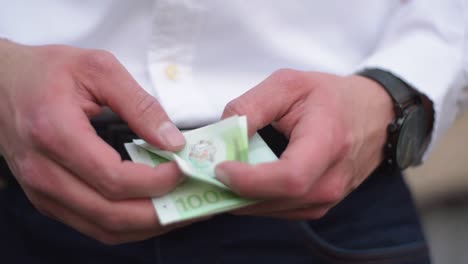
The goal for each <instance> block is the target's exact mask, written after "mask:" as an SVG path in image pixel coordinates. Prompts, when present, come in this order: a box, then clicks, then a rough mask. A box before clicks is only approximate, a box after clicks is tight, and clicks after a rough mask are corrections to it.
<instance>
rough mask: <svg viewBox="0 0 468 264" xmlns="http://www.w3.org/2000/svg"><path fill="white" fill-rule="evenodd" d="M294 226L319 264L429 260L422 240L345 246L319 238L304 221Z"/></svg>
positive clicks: (403, 263) (421, 262) (401, 263)
mask: <svg viewBox="0 0 468 264" xmlns="http://www.w3.org/2000/svg"><path fill="white" fill-rule="evenodd" d="M294 225H295V226H294V229H296V231H298V232H299V234H300V235H301V236H302V238H303V239H304V243H305V246H307V248H309V250H311V254H313V255H314V256H315V257H316V258H318V259H319V260H320V262H318V263H323V264H355V263H359V264H427V263H430V256H429V249H428V247H427V244H426V242H425V241H424V240H423V241H414V242H411V243H405V244H401V245H395V246H389V247H380V248H371V249H347V248H342V247H338V246H335V245H333V244H331V243H329V242H327V241H325V240H324V239H322V238H321V237H320V236H319V235H318V234H317V233H316V232H315V231H314V230H313V229H312V228H311V227H310V226H309V225H308V224H307V222H299V223H297V224H294Z"/></svg>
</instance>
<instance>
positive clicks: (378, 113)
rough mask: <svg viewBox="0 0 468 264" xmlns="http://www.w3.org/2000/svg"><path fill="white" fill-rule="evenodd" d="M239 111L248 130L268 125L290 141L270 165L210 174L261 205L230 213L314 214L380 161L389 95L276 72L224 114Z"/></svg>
mask: <svg viewBox="0 0 468 264" xmlns="http://www.w3.org/2000/svg"><path fill="white" fill-rule="evenodd" d="M234 114H237V115H246V116H247V120H248V128H249V135H252V134H254V133H255V132H256V131H257V130H259V129H260V128H263V127H264V126H266V125H268V124H273V126H274V127H275V128H276V129H277V130H278V131H280V132H281V133H283V134H284V135H285V136H286V137H287V138H288V139H289V144H288V146H287V148H286V150H285V151H284V152H283V154H282V155H281V157H280V159H279V160H278V161H275V162H270V163H263V164H258V165H249V164H246V163H241V162H236V161H229V162H224V163H221V164H220V165H218V167H217V168H216V175H217V177H218V179H219V180H220V181H222V182H223V183H225V184H226V185H228V186H229V187H230V188H231V189H232V190H233V191H234V192H236V193H238V194H240V195H242V196H246V197H251V198H260V199H266V201H265V202H262V203H260V204H257V205H254V206H251V207H248V208H246V209H241V210H240V211H237V213H241V214H250V215H265V216H273V217H282V218H288V219H317V218H320V217H322V216H323V215H324V214H325V213H326V212H327V211H328V210H329V209H330V208H332V207H333V206H334V205H336V204H337V203H338V202H339V201H341V200H342V199H343V198H344V197H345V196H346V195H347V194H349V193H350V192H351V191H352V190H354V189H355V188H356V187H357V186H358V185H359V184H360V183H361V182H363V181H364V180H365V179H366V178H367V177H368V176H369V175H370V174H371V173H372V171H373V170H374V169H375V168H376V167H377V166H378V165H379V164H380V163H381V161H382V159H383V147H384V144H385V142H386V138H387V132H386V131H387V130H386V127H387V125H388V124H389V123H390V122H391V121H392V120H393V118H394V113H393V105H392V100H391V98H390V96H389V95H388V94H387V92H386V91H385V90H384V89H383V88H382V87H381V86H380V85H379V84H377V83H376V82H374V81H371V80H369V79H367V78H364V77H361V76H356V75H352V76H346V77H341V76H337V75H331V74H324V73H317V72H300V71H295V70H279V71H277V72H275V73H273V74H272V75H271V76H270V77H268V78H267V79H266V80H265V81H263V82H262V83H260V84H259V85H257V86H256V87H254V88H253V89H251V90H249V91H248V92H246V93H245V94H243V95H242V96H240V97H239V98H237V99H235V100H233V101H231V102H230V103H229V104H228V105H227V106H226V108H225V110H224V114H223V117H228V116H231V115H234Z"/></svg>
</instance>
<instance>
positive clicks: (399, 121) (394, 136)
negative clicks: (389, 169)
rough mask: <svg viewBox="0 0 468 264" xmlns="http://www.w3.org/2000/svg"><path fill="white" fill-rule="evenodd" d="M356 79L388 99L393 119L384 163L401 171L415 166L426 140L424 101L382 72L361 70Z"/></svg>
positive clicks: (413, 90) (409, 88)
mask: <svg viewBox="0 0 468 264" xmlns="http://www.w3.org/2000/svg"><path fill="white" fill-rule="evenodd" d="M358 75H361V76H363V77H365V78H368V79H369V80H373V81H375V82H377V83H378V84H380V85H381V87H382V88H383V89H384V90H385V91H386V92H387V93H388V95H389V96H390V97H391V99H392V103H393V110H394V113H395V119H394V120H393V121H392V122H391V123H389V125H388V128H387V141H386V143H385V147H384V154H385V156H384V157H385V162H386V163H387V164H389V165H391V166H396V167H398V168H399V169H402V170H403V169H406V168H407V167H409V166H412V165H416V164H418V163H419V162H420V160H421V155H422V153H423V151H424V149H425V146H426V143H427V142H428V138H429V133H430V128H429V123H428V121H430V120H428V116H432V113H429V112H428V110H427V107H428V105H427V102H426V106H425V103H424V99H425V97H424V96H423V95H421V94H420V93H419V92H417V91H416V90H415V89H414V88H413V87H411V86H410V85H409V84H408V83H406V82H404V81H403V80H401V79H400V78H398V77H396V76H395V75H393V74H392V73H390V72H388V71H385V70H382V69H377V68H369V69H364V70H362V71H360V72H358ZM431 109H432V107H431Z"/></svg>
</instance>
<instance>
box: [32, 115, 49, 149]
mask: <svg viewBox="0 0 468 264" xmlns="http://www.w3.org/2000/svg"><path fill="white" fill-rule="evenodd" d="M28 131H29V137H30V139H31V140H32V142H33V144H35V145H36V146H39V147H42V148H50V147H52V146H54V145H55V140H54V131H53V125H52V121H51V119H50V118H49V117H48V116H47V115H34V117H32V119H31V120H30V122H29V129H28Z"/></svg>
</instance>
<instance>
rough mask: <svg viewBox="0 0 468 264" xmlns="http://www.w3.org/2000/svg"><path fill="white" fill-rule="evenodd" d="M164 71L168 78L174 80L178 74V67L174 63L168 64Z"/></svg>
mask: <svg viewBox="0 0 468 264" xmlns="http://www.w3.org/2000/svg"><path fill="white" fill-rule="evenodd" d="M164 73H165V74H166V77H167V78H168V79H169V80H173V81H174V80H176V79H177V77H178V76H179V69H178V68H177V66H175V65H174V64H169V65H167V66H166V68H165V69H164Z"/></svg>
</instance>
